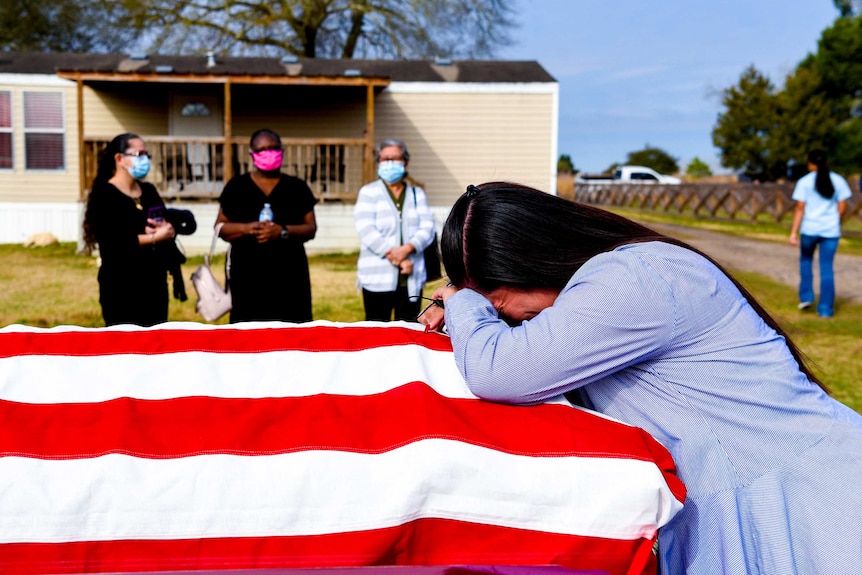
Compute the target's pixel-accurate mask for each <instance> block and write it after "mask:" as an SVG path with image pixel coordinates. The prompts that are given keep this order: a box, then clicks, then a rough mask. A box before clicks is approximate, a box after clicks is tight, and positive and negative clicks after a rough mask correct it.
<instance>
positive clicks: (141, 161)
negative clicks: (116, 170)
mask: <svg viewBox="0 0 862 575" xmlns="http://www.w3.org/2000/svg"><path fill="white" fill-rule="evenodd" d="M126 169H127V170H129V174H131V176H132V177H133V178H135V179H136V180H140V179H141V178H143V177H144V176H146V175H147V174H149V173H150V158H149V156H132V167H131V168H126Z"/></svg>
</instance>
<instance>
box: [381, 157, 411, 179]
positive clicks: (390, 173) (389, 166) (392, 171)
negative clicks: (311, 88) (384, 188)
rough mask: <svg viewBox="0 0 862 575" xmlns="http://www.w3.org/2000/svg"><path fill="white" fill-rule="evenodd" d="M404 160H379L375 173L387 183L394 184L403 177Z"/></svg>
mask: <svg viewBox="0 0 862 575" xmlns="http://www.w3.org/2000/svg"><path fill="white" fill-rule="evenodd" d="M405 173H406V172H405V170H404V162H395V161H392V160H390V161H388V162H380V163H379V164H378V165H377V175H378V176H379V177H380V179H381V180H383V181H384V182H386V183H387V184H394V183H395V182H397V181H399V180H400V179H401V178H403V177H404V174H405Z"/></svg>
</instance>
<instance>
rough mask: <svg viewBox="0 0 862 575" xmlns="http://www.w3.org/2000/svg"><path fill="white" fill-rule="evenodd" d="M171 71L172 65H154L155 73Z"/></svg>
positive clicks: (172, 69) (168, 72)
mask: <svg viewBox="0 0 862 575" xmlns="http://www.w3.org/2000/svg"><path fill="white" fill-rule="evenodd" d="M173 71H174V67H173V66H156V74H170V73H171V72H173Z"/></svg>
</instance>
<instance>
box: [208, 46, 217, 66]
mask: <svg viewBox="0 0 862 575" xmlns="http://www.w3.org/2000/svg"><path fill="white" fill-rule="evenodd" d="M215 65H216V61H215V54H214V53H213V51H212V50H208V51H207V68H212V67H213V66H215Z"/></svg>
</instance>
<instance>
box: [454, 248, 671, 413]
mask: <svg viewBox="0 0 862 575" xmlns="http://www.w3.org/2000/svg"><path fill="white" fill-rule="evenodd" d="M445 313H446V326H447V329H448V331H449V335H450V336H451V338H452V346H453V348H454V351H455V361H456V363H457V364H458V368H459V369H460V370H461V374H462V375H463V376H464V379H465V380H466V382H467V385H468V387H469V388H470V390H471V391H472V392H473V393H475V394H476V395H477V396H479V397H482V398H484V399H489V400H492V401H500V402H504V403H520V404H531V403H538V402H541V401H545V400H548V399H550V398H553V397H556V396H558V395H560V394H562V393H565V392H567V391H570V390H573V389H576V388H579V387H581V386H584V385H588V384H589V383H591V382H594V381H597V380H599V379H601V378H604V377H607V376H610V375H612V374H613V373H615V372H617V371H620V370H623V369H626V368H628V367H631V366H633V365H636V364H638V363H640V362H643V361H645V360H647V359H650V358H652V357H654V356H656V355H657V354H659V353H661V351H662V350H663V349H664V348H665V346H667V345H668V343H669V341H670V340H671V338H672V336H673V333H674V326H675V323H676V309H675V305H674V300H673V294H672V290H671V286H670V285H669V284H668V283H667V282H666V281H665V280H664V278H662V277H661V276H660V275H659V274H658V273H656V272H655V271H654V270H653V269H652V268H651V267H650V266H648V265H646V264H645V263H644V262H643V261H642V260H641V258H640V257H639V256H637V255H634V254H620V253H616V252H612V253H609V254H602V255H600V256H597V257H595V258H593V259H592V260H590V261H589V262H587V263H586V264H585V265H584V266H583V267H582V268H581V270H579V271H578V273H577V274H575V276H574V277H573V278H572V280H571V281H570V282H569V284H568V285H567V286H566V287H565V288H564V290H563V291H562V292H561V293H560V295H559V297H558V298H557V299H556V301H555V302H554V304H553V305H552V306H551V307H549V308H547V309H545V310H543V311H542V312H541V313H539V314H538V315H537V316H536V317H535V318H533V319H531V320H529V321H525V322H523V323H522V324H521V325H518V326H514V327H512V326H509V325H508V324H506V323H505V322H504V321H503V320H501V319H500V318H499V316H498V314H497V311H496V310H495V309H494V307H493V306H492V305H491V303H490V302H489V301H488V300H487V299H486V298H484V297H483V296H482V295H480V294H478V293H477V292H475V291H472V290H469V289H464V290H461V291H459V292H458V293H457V294H455V295H453V296H452V297H451V298H449V299H448V300H447V302H446V312H445Z"/></svg>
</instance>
